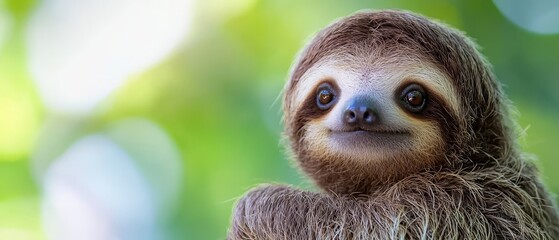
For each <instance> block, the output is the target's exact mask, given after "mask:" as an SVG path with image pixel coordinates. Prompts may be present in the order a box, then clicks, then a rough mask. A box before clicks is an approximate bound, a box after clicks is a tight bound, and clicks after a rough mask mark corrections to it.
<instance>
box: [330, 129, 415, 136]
mask: <svg viewBox="0 0 559 240" xmlns="http://www.w3.org/2000/svg"><path fill="white" fill-rule="evenodd" d="M330 132H332V133H342V134H343V133H356V134H382V135H385V134H392V135H409V134H410V132H409V131H406V130H398V129H366V128H361V127H358V128H352V129H340V130H332V129H331V130H330Z"/></svg>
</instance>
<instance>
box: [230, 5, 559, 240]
mask: <svg viewBox="0 0 559 240" xmlns="http://www.w3.org/2000/svg"><path fill="white" fill-rule="evenodd" d="M283 100H284V101H283V110H284V119H283V120H284V124H285V135H286V136H287V139H288V141H289V146H290V150H291V152H292V153H293V155H294V159H296V162H297V165H298V166H299V167H300V168H301V169H302V170H303V171H304V173H306V175H307V176H309V177H310V179H312V181H313V182H314V183H315V184H316V185H317V186H318V189H319V191H307V190H300V189H297V188H295V187H291V186H285V185H264V186H258V187H256V188H254V189H252V190H250V191H249V192H248V193H246V194H245V195H244V196H243V197H241V198H240V199H239V201H238V202H237V204H236V207H235V209H234V212H233V216H232V224H231V227H230V229H229V232H228V239H559V220H558V213H557V210H556V207H555V203H554V199H553V197H552V196H551V194H550V193H549V192H548V191H547V190H546V188H545V187H544V185H543V184H542V182H541V181H540V179H539V177H538V171H537V169H536V167H535V165H534V161H533V157H531V155H529V154H526V153H524V152H522V151H521V149H520V147H519V145H518V143H517V139H518V138H519V134H518V131H517V127H516V124H515V122H514V120H512V118H511V116H510V112H511V110H510V108H511V107H510V102H509V100H508V99H507V97H506V96H505V95H504V93H503V90H502V87H501V85H500V83H499V82H498V81H497V79H496V77H495V76H494V75H493V73H492V69H491V67H490V66H489V64H488V63H487V62H486V60H485V59H484V58H483V57H482V56H481V55H480V53H479V52H478V51H477V50H476V46H475V44H474V43H473V42H472V41H471V40H469V39H468V38H467V37H466V36H465V35H464V34H462V33H461V32H459V31H457V30H454V29H452V28H450V27H447V26H445V25H443V24H440V23H437V22H434V21H431V20H428V19H426V18H425V17H423V16H419V15H417V14H414V13H409V12H404V11H397V10H390V11H374V12H359V13H356V14H354V15H351V16H349V17H346V18H343V19H341V20H338V21H337V22H334V23H333V24H331V25H329V26H328V27H326V28H325V29H323V30H321V31H320V32H319V33H318V34H317V35H316V36H315V37H314V38H313V39H312V40H311V41H310V43H308V44H307V46H306V47H305V48H304V49H303V50H302V52H301V53H300V54H299V57H298V59H297V60H296V61H295V63H294V65H293V66H292V70H291V75H290V79H289V81H288V82H287V84H286V85H285V88H284V99H283Z"/></svg>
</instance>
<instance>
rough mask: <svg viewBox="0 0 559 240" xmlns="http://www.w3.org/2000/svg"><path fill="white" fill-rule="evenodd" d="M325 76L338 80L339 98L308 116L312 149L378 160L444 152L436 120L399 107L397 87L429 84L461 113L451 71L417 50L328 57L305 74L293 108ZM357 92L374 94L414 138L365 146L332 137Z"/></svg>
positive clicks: (388, 118) (396, 125)
mask: <svg viewBox="0 0 559 240" xmlns="http://www.w3.org/2000/svg"><path fill="white" fill-rule="evenodd" d="M377 55H380V53H377ZM325 80H328V81H333V82H335V83H336V84H337V86H338V87H339V89H340V93H339V99H338V101H337V103H336V104H335V105H334V106H333V108H332V109H331V110H330V111H329V112H328V113H327V114H326V115H324V116H322V117H320V118H317V119H312V120H310V121H309V122H308V123H307V126H306V127H305V129H304V131H305V134H304V136H305V137H304V139H303V141H304V145H306V146H307V148H308V149H309V151H311V152H312V154H316V155H324V154H327V155H338V156H344V159H352V160H357V161H380V160H383V159H390V158H394V157H398V156H401V155H402V154H401V152H406V153H408V154H412V153H413V152H422V153H429V154H435V152H437V151H440V149H437V147H440V146H442V145H443V143H442V141H443V138H442V137H441V136H440V135H441V129H440V128H439V127H438V126H437V123H436V122H433V121H429V120H425V119H418V118H415V117H413V116H411V115H410V114H407V113H406V112H405V110H404V109H402V108H401V107H400V106H398V102H397V101H396V99H397V97H396V96H395V94H399V93H397V92H396V91H397V89H398V88H399V87H401V86H402V85H405V84H409V83H412V82H413V83H417V84H420V85H422V86H425V87H426V88H427V89H428V90H429V91H433V93H432V94H437V95H440V96H442V97H443V99H444V101H446V102H447V105H448V106H449V107H450V108H451V109H452V110H451V111H452V112H453V113H454V114H455V115H457V116H460V112H461V111H460V104H459V103H458V101H459V99H458V98H457V97H456V96H458V94H457V93H456V90H455V89H454V87H453V85H452V83H451V82H450V80H449V78H448V76H446V75H445V74H444V73H442V72H441V71H440V70H439V69H437V67H436V66H435V65H433V64H431V63H429V62H426V61H424V60H422V59H421V58H420V57H419V56H416V55H410V54H408V55H403V54H400V56H398V55H396V54H394V56H380V57H379V56H374V55H373V56H371V55H365V56H358V57H355V56H348V55H341V54H336V55H333V56H328V57H327V58H325V59H324V60H322V61H319V62H318V63H317V64H316V65H315V66H314V67H312V68H311V69H309V70H308V71H307V72H306V73H305V74H304V75H303V76H302V77H301V79H300V82H299V83H298V85H297V87H296V88H295V89H294V91H295V94H293V95H292V96H293V97H294V100H293V101H291V103H292V104H293V106H292V107H291V108H292V109H297V108H298V107H299V106H302V105H303V104H302V103H303V102H304V101H305V99H307V98H309V96H310V95H315V94H316V88H317V86H318V85H319V84H320V83H321V82H323V81H325ZM359 95H367V96H370V97H372V98H374V99H375V100H376V103H375V104H376V105H377V107H378V108H377V110H378V111H379V115H380V118H381V119H382V121H383V122H384V123H386V125H389V126H390V127H391V128H392V129H403V130H406V131H409V132H410V133H411V138H407V139H405V140H406V141H400V142H398V141H392V142H391V144H390V147H389V146H388V145H386V144H378V145H375V144H372V145H369V146H363V144H359V143H356V144H355V145H349V146H348V145H345V144H343V145H342V144H340V143H339V142H337V141H336V140H335V139H334V138H332V137H331V136H330V132H332V131H337V130H340V129H342V128H343V125H344V123H343V122H342V116H343V112H344V111H345V108H346V106H347V104H348V102H349V101H350V100H351V99H352V98H354V97H355V96H359ZM386 141H387V142H388V141H389V139H386ZM340 160H341V159H340Z"/></svg>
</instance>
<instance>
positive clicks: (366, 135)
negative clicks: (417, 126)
mask: <svg viewBox="0 0 559 240" xmlns="http://www.w3.org/2000/svg"><path fill="white" fill-rule="evenodd" d="M329 137H330V138H331V139H332V140H333V141H334V142H336V144H337V145H341V146H344V147H375V146H379V147H380V146H383V147H386V146H389V147H390V146H393V147H395V146H396V145H401V144H402V143H404V142H406V141H405V140H406V139H407V138H409V137H410V133H409V132H407V131H399V130H377V131H375V130H363V129H357V130H351V131H331V132H330V134H329Z"/></svg>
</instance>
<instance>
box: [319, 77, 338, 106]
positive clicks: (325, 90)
mask: <svg viewBox="0 0 559 240" xmlns="http://www.w3.org/2000/svg"><path fill="white" fill-rule="evenodd" d="M335 98H336V94H335V91H334V89H333V88H332V85H330V84H329V83H323V84H321V85H320V86H319V87H318V88H317V90H316V105H317V106H318V108H320V109H322V110H326V109H328V108H330V107H331V106H332V105H333V103H334V100H335Z"/></svg>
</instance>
